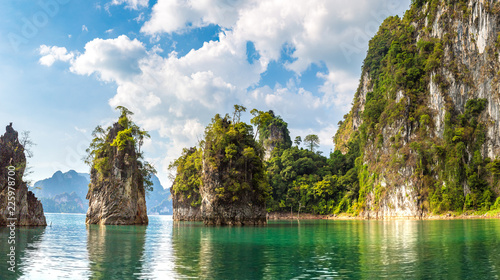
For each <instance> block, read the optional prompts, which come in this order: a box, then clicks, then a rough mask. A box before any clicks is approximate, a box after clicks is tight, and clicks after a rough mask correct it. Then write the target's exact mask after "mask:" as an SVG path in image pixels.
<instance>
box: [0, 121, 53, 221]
mask: <svg viewBox="0 0 500 280" xmlns="http://www.w3.org/2000/svg"><path fill="white" fill-rule="evenodd" d="M25 169H26V156H25V154H24V147H23V145H22V144H21V143H20V142H19V138H18V133H17V131H15V130H14V128H13V127H12V123H11V124H10V125H8V126H7V128H6V132H5V134H4V135H3V136H1V137H0V190H1V192H0V226H6V225H9V224H10V221H12V220H8V219H9V218H10V219H15V220H13V221H14V222H15V225H16V226H46V225H47V222H46V220H45V215H44V213H43V206H42V203H41V202H40V201H39V200H38V199H37V198H36V197H35V195H34V194H33V193H32V192H31V191H28V187H27V185H26V182H24V181H23V174H24V171H25ZM9 187H10V188H9ZM9 202H14V203H9Z"/></svg>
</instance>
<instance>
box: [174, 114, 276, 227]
mask: <svg viewBox="0 0 500 280" xmlns="http://www.w3.org/2000/svg"><path fill="white" fill-rule="evenodd" d="M202 143H203V149H201V148H198V149H196V148H191V149H184V151H183V154H182V156H181V157H179V158H178V159H177V160H176V161H175V162H173V163H172V164H171V165H170V168H175V171H176V173H177V175H176V178H175V180H174V184H173V185H172V188H171V189H170V191H171V193H172V201H173V206H174V217H173V218H174V220H175V221H196V220H203V222H204V223H205V224H206V225H259V224H265V223H266V197H267V196H268V191H269V190H268V184H267V179H266V177H265V173H264V164H263V161H262V154H263V151H262V148H261V146H260V145H258V143H257V142H256V141H255V139H254V137H253V133H252V127H251V126H249V125H247V124H245V123H242V122H239V121H237V122H236V123H231V121H229V117H228V116H227V115H226V117H224V118H221V117H220V116H219V115H216V116H215V117H214V119H213V120H212V123H211V124H210V125H209V126H208V127H207V128H206V130H205V139H204V141H203V142H202Z"/></svg>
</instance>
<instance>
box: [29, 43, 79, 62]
mask: <svg viewBox="0 0 500 280" xmlns="http://www.w3.org/2000/svg"><path fill="white" fill-rule="evenodd" d="M38 51H39V53H40V55H41V56H42V57H41V58H40V59H39V60H38V62H39V63H40V64H42V65H45V66H52V64H54V62H56V61H58V60H59V61H70V60H72V59H73V57H74V54H73V53H69V52H68V50H66V48H64V47H55V46H53V47H49V46H46V45H41V46H40V48H39V49H38Z"/></svg>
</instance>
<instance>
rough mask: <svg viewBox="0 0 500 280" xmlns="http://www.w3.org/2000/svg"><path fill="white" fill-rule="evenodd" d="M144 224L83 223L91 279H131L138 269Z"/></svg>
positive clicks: (140, 263)
mask: <svg viewBox="0 0 500 280" xmlns="http://www.w3.org/2000/svg"><path fill="white" fill-rule="evenodd" d="M145 236H146V226H103V225H101V226H97V225H87V250H88V254H89V260H90V271H91V276H90V278H91V279H106V280H107V279H131V277H132V276H133V275H136V274H139V273H141V272H142V266H143V258H144V244H145Z"/></svg>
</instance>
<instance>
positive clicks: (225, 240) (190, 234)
mask: <svg viewBox="0 0 500 280" xmlns="http://www.w3.org/2000/svg"><path fill="white" fill-rule="evenodd" d="M254 229H256V230H257V231H259V230H267V229H266V228H264V227H256V228H254ZM254 229H252V230H250V233H249V230H248V228H243V227H204V226H202V224H201V223H175V224H174V228H173V231H172V233H173V235H172V245H173V253H174V257H175V271H176V273H177V274H178V276H179V277H178V278H183V279H184V278H194V279H200V278H201V279H280V276H282V275H269V274H268V270H269V269H270V266H269V262H268V260H269V254H270V253H271V251H274V253H275V254H280V252H279V250H271V251H267V252H266V250H265V249H262V248H261V247H260V246H261V244H262V243H260V242H262V241H263V240H261V239H260V240H257V239H253V238H255V235H253V233H255V231H253V230H254ZM271 247H272V246H270V247H268V248H271ZM249 260H251V261H249ZM222 268H223V269H222ZM266 276H268V277H266Z"/></svg>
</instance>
